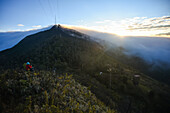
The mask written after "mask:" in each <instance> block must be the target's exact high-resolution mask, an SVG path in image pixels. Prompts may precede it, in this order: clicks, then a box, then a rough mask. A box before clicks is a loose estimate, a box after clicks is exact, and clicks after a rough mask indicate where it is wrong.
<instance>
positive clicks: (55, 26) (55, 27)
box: [51, 24, 61, 29]
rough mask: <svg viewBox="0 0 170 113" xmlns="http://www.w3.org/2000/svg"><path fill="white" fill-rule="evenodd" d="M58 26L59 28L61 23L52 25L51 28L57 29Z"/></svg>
mask: <svg viewBox="0 0 170 113" xmlns="http://www.w3.org/2000/svg"><path fill="white" fill-rule="evenodd" d="M59 28H61V25H60V24H58V25H54V26H53V27H52V28H51V29H59Z"/></svg>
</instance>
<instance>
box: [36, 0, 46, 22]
mask: <svg viewBox="0 0 170 113" xmlns="http://www.w3.org/2000/svg"><path fill="white" fill-rule="evenodd" d="M38 1H39V3H40V6H41V8H42V10H43V12H44V14H45V17H46V19H47V14H46V11H45V9H44V7H43V5H42V4H41V1H40V0H38ZM47 20H48V19H47Z"/></svg>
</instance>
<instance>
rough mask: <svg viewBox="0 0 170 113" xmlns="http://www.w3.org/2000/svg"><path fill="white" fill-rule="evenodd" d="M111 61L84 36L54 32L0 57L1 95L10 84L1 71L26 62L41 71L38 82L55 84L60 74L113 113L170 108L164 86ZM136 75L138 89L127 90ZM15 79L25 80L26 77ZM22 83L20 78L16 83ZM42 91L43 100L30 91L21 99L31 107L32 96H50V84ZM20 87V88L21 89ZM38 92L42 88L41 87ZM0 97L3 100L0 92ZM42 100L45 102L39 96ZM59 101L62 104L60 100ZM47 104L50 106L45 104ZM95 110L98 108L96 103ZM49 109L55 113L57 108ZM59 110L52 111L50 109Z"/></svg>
mask: <svg viewBox="0 0 170 113" xmlns="http://www.w3.org/2000/svg"><path fill="white" fill-rule="evenodd" d="M112 55H113V54H111V53H108V52H107V51H105V48H104V47H103V46H101V45H100V44H98V43H96V42H94V41H92V40H90V39H89V37H88V36H86V35H83V34H81V33H79V32H76V31H74V30H69V29H66V28H62V27H61V26H54V27H52V28H51V29H50V30H47V31H43V32H40V33H37V34H34V35H31V36H28V37H26V38H25V39H23V40H22V41H21V42H20V43H19V44H18V45H16V46H15V47H13V48H11V49H9V50H6V51H3V52H1V53H0V59H1V60H0V64H2V65H1V66H0V70H1V72H2V75H1V76H2V78H1V79H0V80H1V83H2V84H3V87H2V88H4V90H5V92H7V91H6V90H7V89H8V87H7V86H6V81H10V77H11V76H13V74H11V71H6V70H8V69H9V70H11V69H12V70H14V69H15V70H22V69H23V67H22V65H23V63H25V62H27V61H30V62H31V64H32V65H33V66H34V68H35V70H36V71H37V72H41V71H39V70H44V71H43V72H44V74H41V76H44V77H45V76H48V77H47V78H44V79H47V80H48V78H50V77H49V76H51V77H54V79H53V80H54V81H55V75H63V74H62V73H71V74H73V78H74V79H75V80H76V82H78V83H80V84H82V85H84V86H86V87H90V90H91V92H92V93H94V94H95V95H96V97H97V98H98V99H99V100H100V101H102V102H104V103H105V105H106V106H108V107H110V108H111V109H116V110H117V111H118V112H121V113H124V112H127V113H128V112H132V113H152V112H154V113H160V112H164V113H167V112H168V111H169V108H170V90H169V86H166V85H164V84H162V83H159V82H157V81H156V80H153V79H151V78H150V77H148V76H146V75H144V74H142V73H141V72H139V71H138V70H135V69H134V68H132V67H129V66H127V65H124V64H122V63H120V61H119V60H117V59H116V58H113V57H112ZM101 72H102V73H101ZM21 73H25V72H21ZM48 73H56V74H55V75H54V76H52V74H49V75H48ZM136 74H139V75H140V76H141V77H140V82H139V85H134V84H133V76H134V75H136ZM6 75H8V76H9V77H8V76H7V77H5V79H4V78H3V76H6ZM21 75H22V76H26V74H25V75H24V74H21ZM19 78H20V72H19V71H17V72H16V76H15V78H12V79H14V80H15V81H17V82H19V84H23V83H20V79H19ZM33 78H36V77H33ZM22 79H23V78H22V77H21V80H22ZM44 79H43V80H44ZM56 81H57V78H56ZM21 82H23V81H21ZM39 82H40V81H39ZM25 83H26V84H28V83H27V80H26V81H25V79H24V84H25ZM31 83H32V82H31ZM40 83H43V82H40ZM56 83H57V82H56ZM32 84H33V83H32ZM48 85H49V87H48V88H46V90H47V92H46V94H44V93H43V92H41V93H40V92H38V93H37V94H36V93H34V92H33V91H30V92H25V93H24V95H22V96H23V97H25V98H26V97H29V96H31V97H29V99H28V100H31V101H34V102H35V103H36V102H37V101H38V100H37V99H38V98H34V99H33V100H32V96H34V95H53V85H54V84H53V82H48ZM12 86H15V85H12ZM21 86H23V87H24V85H21ZM40 86H41V85H40ZM16 87H17V86H16ZM41 87H42V88H45V86H44V85H43V86H41ZM62 87H64V86H62ZM5 88H6V89H5ZM19 89H21V88H19ZM28 89H29V88H28ZM29 90H30V89H29ZM51 90H52V91H51ZM56 90H59V89H56ZM62 90H63V89H62ZM19 91H22V90H19ZM74 93H75V92H74ZM26 94H27V95H26ZM1 95H3V94H2V92H1ZM17 95H18V96H19V94H16V95H15V96H17ZM25 95H26V96H25ZM13 96H14V95H9V97H11V98H12V97H13ZM78 97H79V96H75V99H76V98H78ZM6 98H8V97H6V96H5V97H4V98H3V99H6ZM43 98H45V96H44V97H43ZM40 100H41V99H40ZM15 101H16V103H20V102H17V101H20V100H19V99H18V98H13V100H12V102H14V103H15ZM41 101H43V102H44V103H43V102H42V104H40V105H38V109H40V110H41V109H46V108H47V107H45V106H46V104H47V102H46V101H45V100H43V99H42V100H41ZM61 101H64V102H65V100H61ZM92 101H93V99H92ZM3 102H5V101H3ZM48 102H50V100H49V101H48ZM98 102H99V101H97V102H96V104H97V103H98ZM14 103H11V104H9V106H8V107H12V105H13V104H14ZM21 103H22V100H21ZM66 103H67V102H66ZM98 104H99V105H101V104H100V102H99V103H98ZM6 105H7V104H6ZM28 105H29V104H28ZM31 105H32V107H31V109H32V110H35V107H33V104H31ZM34 105H37V104H34ZM43 105H44V107H45V108H44V107H43ZM51 105H52V104H49V105H48V108H49V109H47V110H52V108H50V106H51ZM69 106H72V105H69ZM92 106H93V104H92ZM101 106H104V105H101ZM13 107H14V106H13ZM18 107H19V106H18ZM20 107H21V109H22V108H23V106H20ZM20 107H19V110H20ZM55 107H57V103H56V104H55ZM62 107H63V106H60V107H59V108H62ZM59 108H58V107H57V108H56V109H59ZM4 109H5V110H6V109H7V107H4ZM29 109H30V108H29ZM63 109H64V108H63ZM70 109H71V108H69V110H70ZM95 109H96V108H95ZM22 110H24V109H22ZM86 110H87V109H86ZM101 110H105V111H106V110H109V109H107V108H106V107H104V108H102V109H101ZM39 112H40V111H39Z"/></svg>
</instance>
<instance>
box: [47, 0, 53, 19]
mask: <svg viewBox="0 0 170 113" xmlns="http://www.w3.org/2000/svg"><path fill="white" fill-rule="evenodd" d="M48 5H49V7H50V10H51V11H50V12H51V17H52V18H54V17H53V14H54V13H53V8H52V6H51V3H50V0H48Z"/></svg>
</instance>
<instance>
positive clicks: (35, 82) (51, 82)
mask: <svg viewBox="0 0 170 113" xmlns="http://www.w3.org/2000/svg"><path fill="white" fill-rule="evenodd" d="M8 73H11V74H15V71H11V70H8V71H7V72H6V76H7V74H8ZM16 73H20V74H18V77H19V76H21V78H20V79H18V78H17V79H18V82H11V83H10V84H9V83H8V82H9V77H10V76H8V77H5V75H4V76H3V78H4V77H5V79H3V80H4V83H1V84H3V86H4V87H3V91H5V90H6V91H7V92H6V93H7V94H8V95H3V94H2V93H1V100H2V101H1V102H2V104H3V106H2V107H3V112H8V109H9V111H13V112H25V113H30V112H35V113H59V112H61V113H65V112H106V111H109V110H110V108H108V107H106V106H105V105H104V104H103V103H102V102H101V101H99V100H98V99H97V98H96V96H95V95H94V94H93V93H91V91H90V90H88V88H87V87H85V86H82V85H80V84H79V83H77V82H76V81H75V80H74V79H73V78H72V75H68V74H65V75H62V76H57V75H54V74H53V73H51V72H47V71H40V72H39V75H38V76H35V75H34V73H32V72H31V73H30V75H29V77H30V78H31V79H32V80H31V81H30V79H27V76H28V75H27V73H25V72H16ZM2 75H3V74H2ZM1 77H2V76H1ZM23 78H25V79H23ZM1 80H2V79H1ZM10 80H12V81H15V80H16V77H15V76H12V77H10ZM6 83H7V84H6ZM18 85H21V86H20V87H19V89H20V90H21V91H18V92H15V93H14V91H15V90H16V89H17V88H18ZM11 86H13V88H15V89H12V91H10V88H11ZM23 86H24V87H23ZM18 95H20V97H16V96H18ZM9 96H10V99H9V102H10V103H13V107H12V106H10V105H8V104H7V103H6V99H7V98H9ZM11 98H13V99H11ZM16 101H17V103H16ZM14 103H15V104H14ZM21 105H23V106H21ZM7 108H8V109H7ZM23 108H24V109H23ZM110 111H111V112H115V111H113V110H110Z"/></svg>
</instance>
